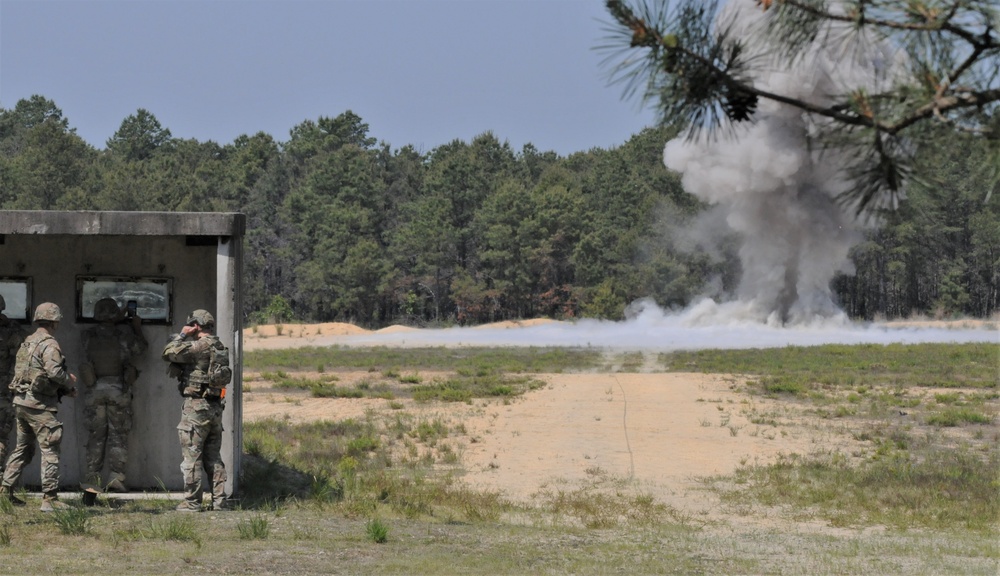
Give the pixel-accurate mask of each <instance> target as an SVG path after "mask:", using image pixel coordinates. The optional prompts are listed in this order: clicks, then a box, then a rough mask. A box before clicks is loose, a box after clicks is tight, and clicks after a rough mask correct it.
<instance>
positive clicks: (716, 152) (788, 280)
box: [664, 2, 893, 325]
mask: <svg viewBox="0 0 1000 576" xmlns="http://www.w3.org/2000/svg"><path fill="white" fill-rule="evenodd" d="M772 12H773V11H772ZM768 16H769V14H765V13H764V12H763V11H762V10H761V9H760V8H759V7H757V6H755V4H754V3H752V2H731V3H730V4H729V5H728V6H727V8H726V9H725V10H723V12H722V13H721V15H720V20H719V21H720V26H726V25H729V26H732V28H733V29H734V30H735V31H736V32H737V34H738V35H739V36H740V37H741V38H744V39H745V40H746V42H747V46H748V48H749V51H750V52H751V53H753V54H752V56H751V61H752V62H754V63H755V64H756V66H757V68H756V69H755V70H754V71H753V72H752V79H753V82H754V85H755V86H757V87H758V88H761V89H764V90H767V91H769V92H772V93H777V94H784V95H787V96H791V97H793V98H797V99H800V100H804V101H807V102H811V103H814V104H820V105H828V104H830V98H831V96H833V95H840V94H844V93H847V92H850V91H851V90H854V89H856V88H858V87H862V86H863V87H865V88H866V89H868V90H876V89H877V88H878V86H879V83H881V82H884V81H885V78H886V77H887V75H888V74H890V73H891V70H890V68H892V67H891V66H890V65H889V63H891V62H892V61H893V60H892V57H891V54H889V53H887V52H886V48H885V47H882V46H879V45H877V44H875V43H868V42H865V41H864V39H858V38H857V37H851V36H850V35H848V34H841V33H837V31H836V30H832V29H831V30H828V31H827V33H826V34H824V33H821V34H819V35H818V36H817V41H816V42H815V43H814V44H813V45H812V46H811V47H810V48H809V49H808V50H806V51H805V52H804V53H803V54H802V57H801V58H800V60H798V61H797V64H796V65H795V66H794V67H793V68H787V67H786V66H784V67H780V68H779V67H778V65H777V64H774V58H771V57H770V56H769V53H768V50H770V49H771V48H769V47H768V46H767V45H766V44H765V43H764V42H763V41H760V40H758V39H760V38H765V37H766V34H762V33H761V29H762V25H763V19H764V18H767V17H768ZM862 44H864V45H862ZM823 129H824V127H823V125H822V124H821V123H819V122H817V120H816V119H815V118H813V117H810V116H809V115H807V114H805V113H803V112H802V111H800V110H798V109H796V108H793V107H791V106H788V105H785V104H779V103H776V102H774V101H771V100H767V99H761V101H760V103H759V109H758V112H757V114H756V115H755V116H754V118H753V121H752V122H744V123H742V124H739V125H737V126H736V127H735V129H734V130H733V131H731V132H727V133H725V134H715V135H712V136H705V135H702V136H699V137H698V138H697V139H691V138H688V137H686V136H683V135H682V136H681V137H679V138H678V139H676V140H673V141H671V142H669V143H667V145H666V147H665V149H664V162H665V163H666V165H667V167H668V168H670V169H672V170H675V171H677V172H680V173H681V174H682V183H683V185H684V189H685V190H686V191H687V192H689V193H691V194H694V195H695V196H697V197H698V198H701V199H702V200H704V201H705V202H707V203H709V204H711V205H713V206H715V207H716V208H715V209H716V210H721V211H722V212H723V216H724V217H722V218H720V217H718V214H713V218H711V219H707V218H706V219H705V220H704V221H703V222H702V223H701V224H702V230H701V234H700V235H701V236H702V237H704V236H705V230H704V226H718V225H720V224H721V226H722V228H721V229H718V228H717V229H716V230H714V231H713V232H714V234H710V236H712V235H714V237H724V236H725V235H727V234H731V233H732V232H735V233H736V234H737V235H738V237H739V239H740V242H741V245H740V249H739V257H740V262H741V264H742V276H741V280H740V282H739V286H738V288H737V291H736V294H734V295H732V297H733V299H734V300H736V303H733V304H731V305H726V306H720V307H718V308H716V309H714V310H712V312H711V313H712V314H719V315H721V318H719V320H721V321H725V319H726V318H728V317H730V315H736V316H737V317H739V318H741V319H757V321H759V322H764V323H766V324H768V325H784V324H789V325H798V324H803V323H804V324H810V323H814V322H815V319H816V318H817V317H819V318H836V317H839V316H842V312H841V311H840V309H839V307H838V306H837V304H836V303H835V301H834V298H833V295H832V292H831V289H830V284H831V281H832V280H833V278H834V275H835V274H837V273H838V272H843V273H847V274H851V273H853V266H852V264H851V261H850V260H849V258H848V251H849V249H850V248H851V246H853V245H854V244H856V243H857V242H858V241H859V240H860V239H861V238H862V234H861V231H860V224H859V223H858V222H857V221H856V219H855V218H854V217H853V213H854V211H853V207H849V206H842V205H840V204H838V202H837V201H836V198H837V197H838V196H839V195H840V194H842V193H843V192H845V191H846V190H848V189H849V187H850V186H851V183H850V181H849V179H848V177H847V176H846V175H845V172H844V169H845V167H846V158H845V157H844V156H843V153H842V152H838V151H836V150H831V149H826V150H821V149H820V147H819V146H818V139H817V137H818V136H819V135H820V133H821V132H822V131H823ZM705 319H706V320H709V321H710V320H711V318H708V317H707V316H706V318H705Z"/></svg>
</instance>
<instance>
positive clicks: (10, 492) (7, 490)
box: [0, 486, 24, 506]
mask: <svg viewBox="0 0 1000 576" xmlns="http://www.w3.org/2000/svg"><path fill="white" fill-rule="evenodd" d="M0 498H6V499H7V500H9V501H10V503H11V504H13V505H14V506H24V500H21V499H20V498H18V497H17V496H14V487H13V486H4V487H3V488H2V489H0Z"/></svg>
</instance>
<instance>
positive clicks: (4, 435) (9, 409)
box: [0, 383, 16, 478]
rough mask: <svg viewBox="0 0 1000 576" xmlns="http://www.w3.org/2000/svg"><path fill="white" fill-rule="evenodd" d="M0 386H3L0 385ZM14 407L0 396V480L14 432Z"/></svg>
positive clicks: (8, 399)
mask: <svg viewBox="0 0 1000 576" xmlns="http://www.w3.org/2000/svg"><path fill="white" fill-rule="evenodd" d="M0 386H3V384H2V383H0ZM15 420H16V418H15V416H14V405H13V404H11V403H10V398H7V397H6V396H3V395H0V478H3V469H4V464H6V463H7V451H8V448H9V447H10V444H11V438H12V436H11V432H13V431H14V422H15Z"/></svg>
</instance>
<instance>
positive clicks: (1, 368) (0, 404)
mask: <svg viewBox="0 0 1000 576" xmlns="http://www.w3.org/2000/svg"><path fill="white" fill-rule="evenodd" d="M6 309H7V302H6V301H5V300H4V298H3V296H0V478H2V477H3V468H4V463H5V462H7V447H8V446H9V445H10V444H9V443H8V441H9V440H10V433H11V431H12V430H13V429H14V403H13V400H14V394H13V392H12V391H11V389H10V387H9V386H8V384H10V381H11V378H13V377H14V358H15V357H16V356H17V349H18V348H20V347H21V342H24V337H25V336H26V334H25V332H24V329H23V328H21V325H20V324H18V323H17V322H16V321H14V320H11V319H9V318H7V316H6V315H4V314H3V311H4V310H6Z"/></svg>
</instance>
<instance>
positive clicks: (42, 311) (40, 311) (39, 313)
mask: <svg viewBox="0 0 1000 576" xmlns="http://www.w3.org/2000/svg"><path fill="white" fill-rule="evenodd" d="M39 320H44V321H48V322H59V321H60V320H62V310H60V309H59V306H58V305H57V304H53V303H52V302H42V303H41V304H39V305H38V308H35V318H34V321H35V322H38V321H39Z"/></svg>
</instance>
